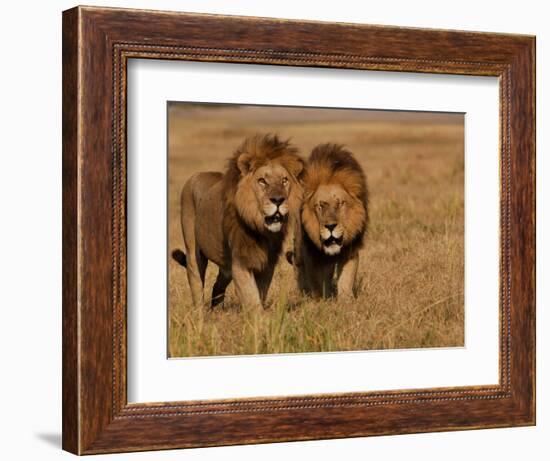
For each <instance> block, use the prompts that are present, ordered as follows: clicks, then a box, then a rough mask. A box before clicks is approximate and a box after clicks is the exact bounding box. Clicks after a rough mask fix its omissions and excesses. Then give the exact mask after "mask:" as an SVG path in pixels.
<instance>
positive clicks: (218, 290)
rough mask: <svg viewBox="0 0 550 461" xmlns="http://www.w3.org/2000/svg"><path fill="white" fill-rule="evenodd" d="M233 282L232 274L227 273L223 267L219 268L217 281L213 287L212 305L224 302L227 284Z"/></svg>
mask: <svg viewBox="0 0 550 461" xmlns="http://www.w3.org/2000/svg"><path fill="white" fill-rule="evenodd" d="M230 282H231V275H230V274H226V273H225V271H223V270H222V269H220V270H219V272H218V276H217V277H216V282H215V283H214V287H213V288H212V301H211V304H210V307H212V308H214V307H216V306H217V305H218V304H221V303H223V300H224V298H225V290H226V288H227V285H229V283H230Z"/></svg>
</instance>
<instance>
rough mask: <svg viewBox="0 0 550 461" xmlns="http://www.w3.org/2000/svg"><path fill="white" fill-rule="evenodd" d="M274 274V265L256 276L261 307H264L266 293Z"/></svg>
mask: <svg viewBox="0 0 550 461" xmlns="http://www.w3.org/2000/svg"><path fill="white" fill-rule="evenodd" d="M274 272H275V265H271V266H269V267H267V268H266V269H265V270H264V271H263V272H261V273H260V274H258V275H256V284H257V286H258V290H259V292H260V299H261V300H262V305H263V306H264V307H265V300H266V298H267V292H268V291H269V286H270V285H271V280H272V279H273V273H274Z"/></svg>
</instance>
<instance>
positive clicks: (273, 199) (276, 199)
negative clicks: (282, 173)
mask: <svg viewBox="0 0 550 461" xmlns="http://www.w3.org/2000/svg"><path fill="white" fill-rule="evenodd" d="M269 200H271V202H272V203H274V204H275V205H277V206H280V205H281V203H283V202H284V201H285V198H284V197H280V196H279V197H269Z"/></svg>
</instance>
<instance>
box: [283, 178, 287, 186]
mask: <svg viewBox="0 0 550 461" xmlns="http://www.w3.org/2000/svg"><path fill="white" fill-rule="evenodd" d="M287 184H288V178H283V186H286V185H287Z"/></svg>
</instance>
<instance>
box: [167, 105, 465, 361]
mask: <svg viewBox="0 0 550 461" xmlns="http://www.w3.org/2000/svg"><path fill="white" fill-rule="evenodd" d="M168 121H169V131H168V159H169V162H168V248H167V264H168V309H169V315H168V318H169V325H168V333H169V334H168V338H169V344H168V350H169V355H170V357H193V356H213V355H241V354H274V353H297V352H328V351H356V350H373V349H376V350H380V349H406V348H428V347H455V346H463V345H464V117H463V115H462V114H436V113H416V112H392V111H368V110H340V109H309V108H308V109H305V108H285V107H267V106H222V105H201V104H187V103H170V104H169V106H168ZM256 133H276V134H278V135H279V136H281V137H282V138H291V140H292V142H293V143H294V144H295V145H296V146H298V148H299V149H300V153H301V154H302V156H304V157H307V156H308V155H309V152H310V151H311V149H312V148H313V147H314V146H316V145H317V144H320V143H325V142H334V143H339V144H344V145H345V146H346V147H347V148H348V149H349V150H351V152H353V153H354V155H355V157H356V158H357V160H358V161H359V162H360V164H361V166H362V167H363V169H364V171H365V173H366V176H367V181H368V186H369V193H370V204H369V214H370V224H369V229H368V234H367V238H366V245H365V247H364V249H363V250H362V251H361V255H360V264H359V271H358V284H357V297H356V299H355V300H353V301H352V302H343V301H339V300H331V299H329V300H312V299H306V298H303V297H302V296H301V295H300V293H298V291H297V289H296V284H295V281H294V272H293V269H292V267H291V266H290V265H289V264H288V262H287V261H286V260H285V258H284V257H281V260H280V262H279V264H278V265H277V268H276V272H275V276H274V278H273V282H272V285H271V288H270V289H269V294H268V302H267V305H268V306H267V308H266V309H265V310H263V311H259V310H247V309H245V308H241V307H240V305H239V303H238V300H237V298H236V295H235V291H234V288H233V284H230V285H229V287H228V291H227V296H226V299H225V303H224V305H223V306H218V307H216V308H215V309H213V310H211V309H209V308H208V307H202V308H196V307H194V306H193V304H192V302H191V293H190V289H189V285H188V282H187V276H186V273H185V268H184V267H182V266H180V265H179V264H178V263H176V262H175V261H174V260H172V259H171V258H170V253H171V251H172V250H174V249H176V248H182V249H183V248H184V245H183V238H182V232H181V227H180V204H179V196H180V191H181V188H182V186H183V184H184V183H185V181H186V180H187V179H188V178H189V176H191V175H192V174H194V173H196V172H198V171H223V169H224V168H225V164H226V160H227V159H228V158H229V157H230V156H231V154H232V153H233V151H234V150H235V149H236V148H237V147H238V146H239V144H240V143H241V142H242V141H243V140H244V138H246V137H247V136H251V135H254V134H256ZM216 273H217V267H216V266H215V265H214V264H213V263H209V266H208V269H207V274H206V288H205V294H206V298H207V300H209V299H208V298H209V295H210V292H211V289H212V285H213V283H214V279H215V276H216Z"/></svg>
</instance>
